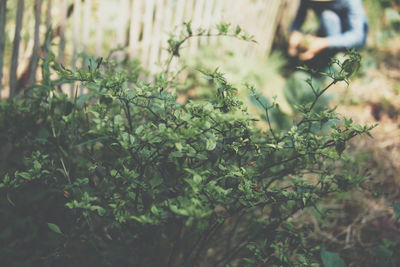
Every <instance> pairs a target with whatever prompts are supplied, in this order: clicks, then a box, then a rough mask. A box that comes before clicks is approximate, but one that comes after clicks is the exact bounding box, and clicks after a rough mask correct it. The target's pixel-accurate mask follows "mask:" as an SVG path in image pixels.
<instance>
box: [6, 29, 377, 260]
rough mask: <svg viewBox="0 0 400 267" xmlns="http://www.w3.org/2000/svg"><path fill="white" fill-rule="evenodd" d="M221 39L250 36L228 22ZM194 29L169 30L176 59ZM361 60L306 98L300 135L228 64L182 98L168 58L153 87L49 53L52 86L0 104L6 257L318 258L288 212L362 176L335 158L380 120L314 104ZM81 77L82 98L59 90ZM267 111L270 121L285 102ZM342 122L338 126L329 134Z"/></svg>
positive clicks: (46, 65)
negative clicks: (227, 70) (356, 119)
mask: <svg viewBox="0 0 400 267" xmlns="http://www.w3.org/2000/svg"><path fill="white" fill-rule="evenodd" d="M231 31H233V32H232V33H231ZM219 34H221V35H234V36H236V37H239V38H242V39H249V37H248V36H247V35H242V31H241V29H240V28H236V29H233V30H232V29H231V28H230V27H229V25H227V24H224V25H220V26H219ZM195 35H207V33H206V32H200V33H196V32H195V33H193V32H192V30H191V27H190V24H188V26H187V30H186V32H185V33H184V35H183V36H179V37H178V38H175V37H174V38H172V37H171V39H170V40H169V44H170V51H171V58H170V60H171V59H172V57H173V56H178V55H179V47H180V46H181V44H182V43H183V41H184V40H186V39H188V38H189V37H192V36H195ZM170 60H169V62H170ZM358 61H359V58H358V57H357V56H354V55H350V57H349V59H348V60H347V61H346V63H345V64H343V65H342V64H340V66H342V67H343V68H341V70H340V71H338V72H335V73H326V74H325V75H326V76H328V77H330V78H331V81H332V82H331V84H329V85H328V86H327V87H326V88H312V90H311V89H310V90H311V91H312V92H313V94H314V98H313V99H312V101H311V102H310V103H307V104H304V105H299V106H298V109H299V114H300V115H298V117H296V118H294V119H293V123H292V127H291V128H290V130H288V131H283V130H278V129H276V128H274V127H272V125H271V124H270V126H271V127H270V129H269V130H268V131H262V130H261V129H259V128H258V127H257V126H256V124H255V122H256V121H257V120H258V119H257V118H255V117H253V116H252V115H251V114H249V113H248V112H247V111H246V107H244V106H243V104H242V102H241V101H240V100H239V99H238V98H237V97H236V90H237V89H236V88H233V87H232V86H231V85H230V84H229V82H228V81H227V80H226V79H225V78H224V75H223V74H222V73H220V72H219V71H218V70H216V71H214V72H212V73H204V78H205V79H208V80H210V81H211V82H212V83H213V84H215V85H216V86H217V88H218V89H217V90H215V92H214V96H213V97H212V98H210V99H209V100H208V101H199V102H189V103H187V104H185V105H182V104H179V103H177V102H176V94H175V92H174V88H175V87H176V84H175V82H174V81H173V80H171V79H170V76H171V75H170V73H169V71H168V67H167V68H166V70H165V71H164V72H162V73H160V74H159V75H157V76H155V77H154V81H153V82H145V81H141V80H140V79H139V78H138V77H140V76H139V75H138V71H134V72H133V73H132V71H126V70H123V69H122V70H121V69H120V68H119V67H118V66H117V65H115V64H114V63H112V62H102V61H101V59H98V60H97V61H96V60H94V59H89V61H88V62H89V66H88V67H87V68H85V69H81V70H76V71H72V70H68V69H65V68H63V67H59V66H58V65H57V64H55V63H54V62H53V61H52V56H50V57H49V58H47V59H46V60H44V61H43V64H42V69H43V82H42V84H41V85H38V86H35V87H33V88H31V89H30V90H29V91H28V92H27V93H26V95H25V97H24V98H23V99H20V100H16V99H10V100H9V101H3V102H1V105H0V146H1V147H2V148H3V152H4V153H7V156H6V157H4V158H3V159H2V162H1V170H0V179H1V180H0V216H1V220H0V238H1V239H0V240H1V241H0V258H1V259H2V264H4V266H72V265H76V266H256V265H257V264H259V265H260V266H261V265H263V266H292V265H293V266H294V265H296V266H305V265H311V264H313V263H317V262H320V258H319V255H320V250H319V248H318V247H310V246H308V244H307V242H306V241H305V238H304V237H305V236H306V233H307V231H308V229H309V228H310V227H309V226H307V225H299V224H296V223H294V222H293V220H292V219H291V218H292V217H293V215H294V214H295V213H296V212H298V211H299V210H302V209H304V208H305V207H312V206H315V204H316V203H317V202H318V200H319V199H320V198H321V197H323V196H325V195H327V194H329V193H331V192H337V191H341V190H346V189H347V188H348V186H350V185H353V184H357V183H359V182H361V179H359V178H357V177H353V176H351V175H347V174H346V172H341V171H340V170H337V169H336V167H335V161H337V160H338V159H339V158H340V156H341V154H342V152H343V150H344V149H345V144H346V141H347V140H349V139H350V138H352V137H354V136H356V135H360V134H368V131H369V130H370V129H371V127H366V126H360V125H355V124H353V122H352V121H351V120H350V119H341V118H340V117H339V116H338V115H337V114H336V113H335V109H334V108H333V109H332V108H328V107H325V108H319V110H318V112H315V111H314V107H315V105H316V103H317V101H318V99H319V98H320V96H321V95H322V94H323V93H325V91H326V90H327V89H328V88H329V87H330V86H331V85H332V84H335V83H337V82H339V81H346V80H347V78H348V77H349V76H350V75H351V74H352V70H351V69H349V64H350V63H351V64H355V65H356V64H358ZM167 65H168V63H167ZM50 66H51V67H52V68H53V69H54V71H51V70H50ZM53 72H56V73H57V74H58V77H57V78H56V79H50V73H53ZM52 77H53V76H52ZM71 82H80V83H81V85H80V86H82V87H85V88H87V89H88V90H89V93H87V94H83V95H80V96H75V97H73V98H72V99H71V98H68V97H67V96H66V95H65V94H63V93H62V92H60V91H59V90H58V89H57V88H58V87H59V86H60V85H62V84H64V83H71ZM77 90H78V88H77ZM254 97H255V99H259V95H258V94H257V93H256V92H255V91H254ZM260 104H261V105H263V103H262V102H261V101H260ZM264 109H265V111H266V115H265V117H266V119H267V120H269V119H268V118H269V115H268V114H269V112H270V110H271V109H274V107H273V106H265V105H264ZM332 119H337V121H338V122H337V123H335V124H331V125H330V130H329V131H327V132H326V133H325V134H324V133H322V132H321V131H320V129H322V127H324V125H325V124H326V123H327V122H328V121H330V120H332ZM339 121H340V122H339Z"/></svg>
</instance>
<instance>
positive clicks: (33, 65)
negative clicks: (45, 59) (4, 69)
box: [28, 0, 42, 85]
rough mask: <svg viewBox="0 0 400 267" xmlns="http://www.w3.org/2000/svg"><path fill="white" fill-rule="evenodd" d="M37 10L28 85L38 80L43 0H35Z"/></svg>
mask: <svg viewBox="0 0 400 267" xmlns="http://www.w3.org/2000/svg"><path fill="white" fill-rule="evenodd" d="M34 7H35V8H34V10H35V30H34V37H33V50H32V57H31V60H30V66H29V80H28V85H33V84H34V83H35V82H36V69H37V64H38V60H39V55H38V52H39V27H40V17H41V14H42V0H35V5H34Z"/></svg>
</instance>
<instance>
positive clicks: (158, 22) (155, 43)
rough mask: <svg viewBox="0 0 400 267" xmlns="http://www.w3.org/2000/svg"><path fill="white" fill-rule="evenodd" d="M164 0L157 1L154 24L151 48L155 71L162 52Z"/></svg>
mask: <svg viewBox="0 0 400 267" xmlns="http://www.w3.org/2000/svg"><path fill="white" fill-rule="evenodd" d="M164 11H165V10H164V0H157V2H156V15H155V20H154V26H153V33H152V38H151V39H152V44H151V50H150V59H149V63H150V68H149V69H150V72H152V73H154V72H155V68H156V62H157V60H158V59H159V52H160V42H161V31H162V29H161V28H162V24H163V19H164V17H165V16H164Z"/></svg>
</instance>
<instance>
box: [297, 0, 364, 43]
mask: <svg viewBox="0 0 400 267" xmlns="http://www.w3.org/2000/svg"><path fill="white" fill-rule="evenodd" d="M309 8H311V9H313V10H314V12H315V13H316V14H317V16H318V17H320V16H321V13H322V12H323V11H324V10H327V9H328V10H331V11H333V12H335V13H336V14H337V15H338V16H339V17H340V20H341V24H342V25H341V27H342V33H341V34H338V35H334V36H327V38H328V43H329V47H330V48H338V49H343V48H355V47H360V46H363V45H364V44H365V37H366V33H367V28H368V25H367V17H366V15H365V11H364V7H363V5H362V1H361V0H336V1H330V2H315V1H310V0H301V2H300V7H299V10H298V11H297V15H296V18H295V19H294V21H293V24H292V28H291V30H292V31H295V30H297V31H300V28H301V26H302V25H303V23H304V20H305V18H306V15H307V10H308V9H309Z"/></svg>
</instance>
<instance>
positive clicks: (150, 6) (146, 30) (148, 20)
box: [141, 0, 154, 66]
mask: <svg viewBox="0 0 400 267" xmlns="http://www.w3.org/2000/svg"><path fill="white" fill-rule="evenodd" d="M153 12H154V0H147V1H146V10H145V14H144V21H143V39H142V45H141V47H142V49H141V53H142V56H141V60H142V63H143V64H144V65H147V66H148V64H149V62H148V59H149V48H150V46H151V36H152V34H151V33H152V31H153Z"/></svg>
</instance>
